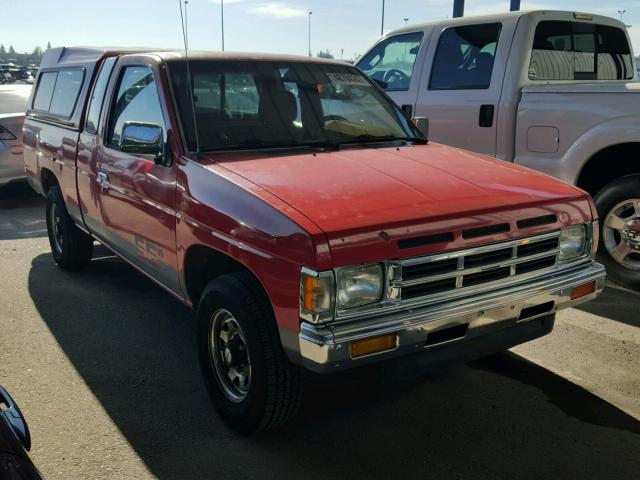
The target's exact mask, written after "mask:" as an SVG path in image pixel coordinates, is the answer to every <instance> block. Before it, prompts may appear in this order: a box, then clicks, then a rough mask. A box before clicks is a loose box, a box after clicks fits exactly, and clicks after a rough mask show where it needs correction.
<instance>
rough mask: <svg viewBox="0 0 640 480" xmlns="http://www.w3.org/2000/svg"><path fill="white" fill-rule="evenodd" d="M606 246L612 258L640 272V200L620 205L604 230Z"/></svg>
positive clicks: (633, 199) (610, 215)
mask: <svg viewBox="0 0 640 480" xmlns="http://www.w3.org/2000/svg"><path fill="white" fill-rule="evenodd" d="M602 234H603V238H602V241H603V242H604V246H605V247H606V249H607V252H608V253H609V255H611V258H613V259H614V260H615V261H616V262H617V263H619V264H620V265H622V266H623V267H625V268H628V269H630V270H640V198H632V199H629V200H625V201H623V202H620V203H618V204H617V205H616V206H615V207H613V208H612V209H611V211H610V212H609V213H608V214H607V216H606V218H605V220H604V225H603V228H602Z"/></svg>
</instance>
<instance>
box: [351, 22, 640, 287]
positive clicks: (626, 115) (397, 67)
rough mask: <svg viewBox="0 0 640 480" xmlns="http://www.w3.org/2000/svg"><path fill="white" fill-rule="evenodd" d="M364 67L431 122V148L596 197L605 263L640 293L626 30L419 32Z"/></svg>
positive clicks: (458, 26) (570, 25)
mask: <svg viewBox="0 0 640 480" xmlns="http://www.w3.org/2000/svg"><path fill="white" fill-rule="evenodd" d="M357 66H358V67H359V68H360V69H361V70H363V71H364V72H365V73H366V74H367V75H369V76H370V77H371V78H372V79H374V80H376V81H377V82H378V83H379V84H380V85H381V86H382V87H383V88H384V89H385V90H386V91H387V93H388V94H389V95H390V96H391V98H393V99H394V101H396V102H397V103H398V104H399V105H401V106H402V108H403V109H404V110H405V112H406V113H407V114H408V115H410V116H414V117H428V118H429V137H430V139H431V140H433V141H435V142H439V143H444V144H449V145H454V146H457V147H461V148H466V149H468V150H473V151H476V152H480V153H484V154H487V155H491V156H494V157H497V158H500V159H502V160H506V161H509V162H515V163H517V164H520V165H524V166H527V167H530V168H533V169H536V170H540V171H543V172H545V173H548V174H549V175H553V176H555V177H557V178H560V179H562V180H564V181H566V182H569V183H572V184H574V185H577V186H579V187H581V188H583V189H584V190H586V191H588V192H589V193H591V194H592V195H593V196H594V197H595V201H596V204H597V207H598V211H599V215H600V225H601V234H602V241H601V246H600V252H599V253H600V259H601V261H602V262H603V263H604V264H605V265H606V266H607V271H608V274H609V275H610V277H611V278H613V279H614V280H615V281H617V282H618V283H621V284H623V285H625V286H628V287H631V288H636V289H638V288H640V83H636V73H635V72H636V69H635V66H634V58H633V54H632V50H631V47H630V42H629V37H628V35H627V31H626V29H625V26H624V25H623V24H622V23H621V22H619V21H617V20H614V19H611V18H607V17H602V16H597V15H591V14H585V13H577V12H559V11H533V12H512V13H504V14H500V15H491V16H482V17H465V18H457V19H453V20H447V21H442V22H434V23H424V24H419V25H410V26H406V27H404V28H402V29H399V30H395V31H393V32H391V33H389V34H387V35H386V36H384V37H383V38H382V39H380V41H379V42H378V43H377V44H375V45H374V46H373V47H372V48H371V50H369V51H368V52H367V53H366V54H365V55H364V56H363V57H362V58H361V59H360V60H359V61H358V63H357ZM469 175H473V172H472V171H470V172H469Z"/></svg>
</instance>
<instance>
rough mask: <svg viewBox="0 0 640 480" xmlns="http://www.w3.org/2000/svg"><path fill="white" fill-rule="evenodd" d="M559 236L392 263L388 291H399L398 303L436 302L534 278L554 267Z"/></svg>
mask: <svg viewBox="0 0 640 480" xmlns="http://www.w3.org/2000/svg"><path fill="white" fill-rule="evenodd" d="M559 236H560V232H559V231H555V232H552V233H547V234H542V235H537V236H532V237H528V238H521V239H517V240H508V241H505V242H499V243H495V244H491V245H483V246H480V247H473V248H468V249H465V250H457V251H449V252H443V253H439V254H433V255H428V256H424V257H419V258H409V259H404V260H397V261H395V262H393V263H392V268H393V271H394V278H393V279H391V280H390V281H389V284H390V287H393V288H397V289H399V291H400V301H405V300H416V299H421V298H424V299H429V300H430V301H433V302H437V301H442V300H449V299H452V298H455V297H457V296H464V295H467V294H468V293H473V292H477V291H478V290H480V289H481V288H487V287H489V288H491V287H494V286H496V287H499V286H502V285H509V284H511V283H515V282H517V281H518V280H517V278H518V276H521V275H528V276H532V275H533V276H535V274H536V272H543V271H545V270H548V269H552V268H554V267H555V265H556V264H557V261H558V250H559V249H558V246H559Z"/></svg>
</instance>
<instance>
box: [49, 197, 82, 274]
mask: <svg viewBox="0 0 640 480" xmlns="http://www.w3.org/2000/svg"><path fill="white" fill-rule="evenodd" d="M46 208H47V210H46V221H47V233H48V234H49V244H50V245H51V253H52V254H53V258H54V260H55V261H56V263H57V264H58V265H60V266H61V267H62V268H64V269H69V270H71V269H76V268H80V267H83V266H84V265H86V264H87V263H88V262H89V260H91V257H92V256H93V239H92V238H91V236H90V235H87V234H86V233H84V232H83V231H82V230H80V229H79V228H78V227H77V226H76V224H75V223H74V222H73V220H72V219H71V217H70V216H69V213H67V208H66V206H65V204H64V200H63V198H62V193H61V192H60V188H59V187H57V186H55V187H51V188H50V189H49V192H48V193H47V206H46Z"/></svg>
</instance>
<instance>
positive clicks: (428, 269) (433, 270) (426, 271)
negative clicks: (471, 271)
mask: <svg viewBox="0 0 640 480" xmlns="http://www.w3.org/2000/svg"><path fill="white" fill-rule="evenodd" d="M457 268H458V259H457V258H453V259H449V260H442V261H440V262H433V263H423V264H421V265H413V266H410V267H406V268H405V269H404V271H403V272H402V278H404V279H405V280H413V279H414V278H421V277H426V276H428V275H438V274H441V273H447V272H453V271H455V270H456V269H457Z"/></svg>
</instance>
